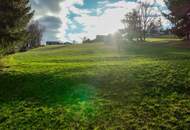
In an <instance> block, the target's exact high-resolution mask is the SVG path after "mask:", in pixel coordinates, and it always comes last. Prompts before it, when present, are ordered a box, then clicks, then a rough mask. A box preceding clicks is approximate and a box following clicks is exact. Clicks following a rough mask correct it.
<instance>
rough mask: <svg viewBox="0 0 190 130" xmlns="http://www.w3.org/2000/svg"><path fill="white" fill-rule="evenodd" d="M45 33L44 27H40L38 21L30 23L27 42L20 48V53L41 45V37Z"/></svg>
mask: <svg viewBox="0 0 190 130" xmlns="http://www.w3.org/2000/svg"><path fill="white" fill-rule="evenodd" d="M44 31H45V27H44V26H42V25H41V24H40V23H39V22H38V21H32V22H31V23H30V24H29V25H28V27H27V32H28V35H29V36H28V41H27V42H26V44H25V45H24V46H23V47H22V48H21V51H26V50H28V49H31V48H36V47H39V46H40V45H41V40H42V37H43V33H44Z"/></svg>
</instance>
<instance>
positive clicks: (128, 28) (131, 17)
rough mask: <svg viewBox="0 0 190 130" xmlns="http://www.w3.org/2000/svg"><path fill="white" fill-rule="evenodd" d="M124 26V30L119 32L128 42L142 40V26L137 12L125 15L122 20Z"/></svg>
mask: <svg viewBox="0 0 190 130" xmlns="http://www.w3.org/2000/svg"><path fill="white" fill-rule="evenodd" d="M122 23H123V24H124V29H122V30H121V33H122V34H123V35H124V37H126V38H127V39H128V40H130V41H133V40H137V41H139V40H142V25H141V18H140V16H139V12H138V11H137V10H133V11H132V12H129V13H128V14H126V15H125V18H124V19H123V20H122Z"/></svg>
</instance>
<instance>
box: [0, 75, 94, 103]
mask: <svg viewBox="0 0 190 130" xmlns="http://www.w3.org/2000/svg"><path fill="white" fill-rule="evenodd" d="M0 77H1V78H0V86H1V87H0V101H2V102H10V101H15V100H18V101H20V100H26V101H33V102H40V103H44V104H47V105H59V104H63V105H64V104H74V103H77V102H80V101H87V100H90V99H92V98H93V97H94V96H95V93H96V91H95V89H94V87H93V86H91V85H89V84H84V82H83V81H82V80H79V79H67V78H59V77H54V76H53V75H50V74H14V73H0Z"/></svg>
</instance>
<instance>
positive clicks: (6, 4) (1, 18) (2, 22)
mask: <svg viewBox="0 0 190 130" xmlns="http://www.w3.org/2000/svg"><path fill="white" fill-rule="evenodd" d="M33 15H34V11H32V10H31V7H30V4H29V0H0V54H1V55H2V54H10V53H14V52H15V51H17V50H24V48H25V49H27V47H29V48H31V47H32V46H33V45H34V47H36V46H38V45H37V44H36V43H38V44H39V43H40V40H41V37H42V32H43V31H44V29H42V28H41V27H40V24H39V23H38V22H31V23H30V21H31V19H32V17H33ZM29 23H30V24H29ZM31 43H32V44H31ZM34 43H35V44H34ZM29 44H30V45H29Z"/></svg>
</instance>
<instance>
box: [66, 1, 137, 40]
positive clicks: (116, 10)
mask: <svg viewBox="0 0 190 130" xmlns="http://www.w3.org/2000/svg"><path fill="white" fill-rule="evenodd" d="M136 7H137V3H135V2H126V1H124V0H122V1H119V2H116V3H109V4H106V5H105V8H107V9H106V10H105V11H104V12H103V14H102V15H98V16H91V15H89V14H85V13H84V14H81V16H78V17H76V18H75V19H74V20H75V21H77V22H78V23H80V24H82V25H83V26H84V27H85V28H84V32H82V33H78V34H69V35H68V37H69V39H75V40H79V41H80V40H81V38H82V37H84V36H86V37H88V38H91V39H93V38H95V36H96V35H106V34H110V33H114V32H116V31H118V29H121V28H123V24H122V23H121V20H122V19H123V18H124V15H125V14H126V13H127V12H129V11H131V10H132V9H134V8H136ZM97 11H99V12H100V9H97Z"/></svg>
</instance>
